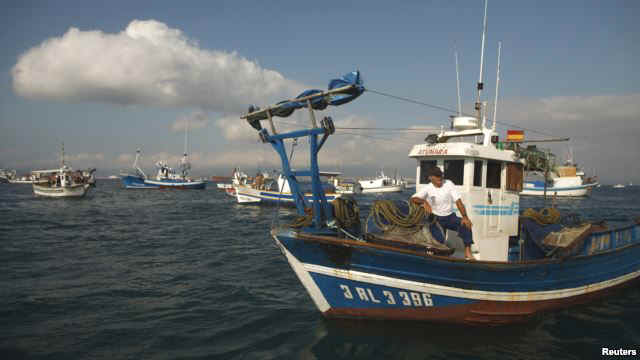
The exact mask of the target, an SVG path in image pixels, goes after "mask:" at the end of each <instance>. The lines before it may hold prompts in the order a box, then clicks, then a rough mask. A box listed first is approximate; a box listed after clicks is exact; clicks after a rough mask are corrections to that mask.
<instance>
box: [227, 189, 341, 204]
mask: <svg viewBox="0 0 640 360" xmlns="http://www.w3.org/2000/svg"><path fill="white" fill-rule="evenodd" d="M234 189H235V196H236V200H237V201H238V204H258V203H278V202H280V203H290V204H294V203H295V201H294V199H293V195H291V193H288V192H286V193H285V192H279V191H270V190H258V189H254V188H250V187H247V186H236V187H234ZM325 196H326V198H327V201H333V200H335V199H337V198H339V197H341V196H342V195H341V194H335V193H327V194H325ZM304 197H305V199H306V200H307V201H313V195H312V194H309V193H307V194H305V195H304Z"/></svg>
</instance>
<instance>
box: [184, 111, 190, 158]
mask: <svg viewBox="0 0 640 360" xmlns="http://www.w3.org/2000/svg"><path fill="white" fill-rule="evenodd" d="M188 132H189V119H187V124H186V125H185V126H184V156H187V142H188V138H187V133H188Z"/></svg>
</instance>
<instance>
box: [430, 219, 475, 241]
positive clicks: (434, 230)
mask: <svg viewBox="0 0 640 360" xmlns="http://www.w3.org/2000/svg"><path fill="white" fill-rule="evenodd" d="M434 216H435V217H436V220H438V223H440V226H442V228H443V229H445V230H453V231H456V232H457V233H458V236H460V238H462V242H464V245H465V246H467V245H471V244H473V238H472V235H471V230H469V228H468V227H466V226H464V225H462V223H461V220H462V219H460V218H459V217H457V216H456V214H455V213H451V214H450V215H447V216H438V215H434ZM431 235H433V237H434V238H435V239H436V240H438V241H439V242H440V243H442V244H444V234H442V231H441V230H440V228H439V227H438V226H436V225H435V224H432V225H431Z"/></svg>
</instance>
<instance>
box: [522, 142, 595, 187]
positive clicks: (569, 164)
mask: <svg viewBox="0 0 640 360" xmlns="http://www.w3.org/2000/svg"><path fill="white" fill-rule="evenodd" d="M534 176H538V177H539V178H540V179H541V180H532V177H534ZM584 176H585V175H584V171H582V170H580V169H578V167H577V165H576V164H575V163H574V161H573V152H570V153H569V156H568V158H567V160H566V162H565V163H564V165H563V166H556V167H554V168H553V170H552V171H550V172H549V176H548V179H547V182H546V187H545V181H544V173H543V172H541V171H533V172H530V173H528V174H527V176H526V177H527V178H528V179H525V181H524V187H523V189H522V192H521V193H520V195H529V196H544V195H545V193H546V195H548V196H565V197H579V196H588V195H589V194H590V193H591V190H592V189H593V188H594V187H596V186H598V180H597V178H596V177H588V178H586V179H585V177H584Z"/></svg>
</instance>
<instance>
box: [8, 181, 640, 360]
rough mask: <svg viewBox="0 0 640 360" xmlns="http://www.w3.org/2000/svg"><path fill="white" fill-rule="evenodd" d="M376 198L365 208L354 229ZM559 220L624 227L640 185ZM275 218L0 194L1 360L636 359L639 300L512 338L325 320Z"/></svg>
mask: <svg viewBox="0 0 640 360" xmlns="http://www.w3.org/2000/svg"><path fill="white" fill-rule="evenodd" d="M410 195H411V192H409V191H407V192H405V193H403V194H394V195H392V196H390V198H393V199H406V198H408V197H409V196H410ZM375 199H378V198H377V197H375V196H368V197H362V198H360V199H359V203H360V206H361V211H362V212H363V213H364V214H366V213H368V209H369V206H370V204H371V201H373V200H375ZM521 205H522V208H524V207H528V206H536V207H537V206H541V205H543V201H542V199H537V198H522V200H521ZM557 206H558V207H559V208H560V209H562V210H566V211H571V212H575V213H580V214H582V215H583V216H584V217H586V218H588V219H604V220H606V221H607V222H609V224H617V223H623V222H626V221H629V220H631V219H633V218H634V217H636V216H640V186H636V187H629V186H628V187H626V188H624V189H613V188H611V187H606V186H603V187H601V188H597V189H595V190H594V192H593V194H592V196H591V197H590V198H585V199H571V200H559V201H558V203H557ZM276 210H278V209H277V208H275V207H259V206H247V205H244V206H241V205H237V204H236V203H234V201H233V199H232V198H230V197H229V196H227V195H226V194H224V193H223V192H219V191H218V190H217V189H216V187H215V184H211V183H210V184H209V186H208V188H207V189H206V190H191V191H168V190H124V189H122V188H121V187H120V183H119V182H118V181H113V180H102V181H101V180H98V183H97V187H96V188H95V189H93V190H92V191H91V193H90V194H89V195H88V196H87V197H86V198H84V199H47V198H37V197H35V196H34V195H33V193H32V190H31V186H30V185H20V184H0V359H366V360H373V359H467V358H473V359H509V358H513V359H591V358H600V357H601V351H602V350H601V349H602V348H603V347H607V348H610V349H619V348H622V349H636V350H637V351H638V353H639V354H640V305H639V303H640V288H639V287H637V286H635V287H632V288H627V289H624V290H622V291H620V292H617V293H616V294H615V295H614V296H612V297H609V298H607V299H603V300H598V301H596V302H592V303H590V304H587V305H582V306H578V307H573V308H570V309H566V310H561V311H556V312H551V313H546V314H542V315H540V316H538V317H537V318H535V319H534V320H533V321H531V322H528V323H525V324H521V325H514V326H508V327H498V328H490V327H466V326H450V325H441V324H429V323H414V322H390V321H356V320H348V321H346V320H338V321H336V320H326V319H323V317H322V316H321V315H320V313H319V312H318V311H317V310H316V308H315V306H314V305H313V303H312V301H311V299H310V298H309V296H308V295H307V293H306V292H305V290H304V289H303V287H302V285H301V284H300V283H299V281H298V279H297V278H296V277H295V275H294V274H293V272H292V271H291V269H290V268H289V265H288V264H287V263H286V261H285V259H284V257H283V256H282V254H281V253H280V251H279V250H278V248H276V246H275V245H274V243H273V241H272V239H271V238H270V237H269V235H268V231H269V228H270V226H271V224H272V222H273V221H274V215H275V213H276ZM280 212H283V213H285V214H288V215H291V214H292V213H293V210H291V209H280Z"/></svg>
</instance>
